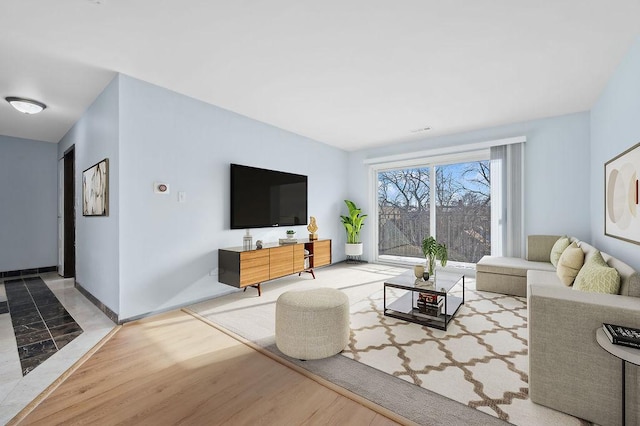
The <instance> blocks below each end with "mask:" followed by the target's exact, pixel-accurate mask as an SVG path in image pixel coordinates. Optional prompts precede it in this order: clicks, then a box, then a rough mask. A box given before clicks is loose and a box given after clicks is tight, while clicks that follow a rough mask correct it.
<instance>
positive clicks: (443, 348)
mask: <svg viewBox="0 0 640 426" xmlns="http://www.w3.org/2000/svg"><path fill="white" fill-rule="evenodd" d="M461 291H462V290H461V289H460V290H458V295H460V294H459V293H460V292H461ZM402 294H403V291H402V290H397V289H392V288H388V289H387V303H389V302H391V301H393V299H394V298H397V297H399V296H401V295H402ZM350 321H351V336H350V341H349V346H348V347H347V348H346V349H345V350H344V351H343V352H342V355H343V356H346V357H348V358H351V359H353V360H355V361H358V362H361V363H363V364H366V365H368V366H370V367H373V368H375V369H378V370H381V371H384V372H385V373H388V374H392V375H394V376H396V377H399V378H401V379H404V380H406V381H408V382H410V383H413V384H415V385H417V386H421V387H423V388H426V389H429V390H431V391H433V392H436V393H439V394H441V395H443V396H446V397H448V398H451V399H453V400H456V401H458V402H461V403H463V404H465V405H468V406H470V407H473V408H475V409H478V410H481V411H484V412H485V413H488V414H490V415H492V416H495V417H498V418H499V419H502V420H505V421H507V422H510V423H512V424H516V425H589V424H590V423H589V422H586V421H584V420H580V419H577V418H575V417H572V416H569V415H566V414H564V413H560V412H558V411H555V410H551V409H549V408H546V407H543V406H541V405H537V404H534V403H533V402H531V400H530V399H529V387H528V370H529V366H528V359H529V357H528V350H527V338H528V333H527V305H526V299H525V298H522V297H514V296H506V295H502V294H496V293H489V292H482V291H476V290H470V289H469V287H468V286H467V289H466V291H465V304H464V305H462V306H461V307H460V310H459V311H458V313H457V314H456V316H455V317H454V319H453V320H452V321H451V322H450V323H449V325H448V327H447V330H446V331H443V330H437V329H434V328H430V327H425V326H421V325H419V324H414V323H409V322H406V321H402V320H398V319H395V318H391V317H387V316H384V315H383V292H382V291H379V292H376V293H374V294H373V295H371V296H369V297H368V298H366V299H364V300H362V301H360V302H357V303H355V304H353V305H352V306H351V315H350Z"/></svg>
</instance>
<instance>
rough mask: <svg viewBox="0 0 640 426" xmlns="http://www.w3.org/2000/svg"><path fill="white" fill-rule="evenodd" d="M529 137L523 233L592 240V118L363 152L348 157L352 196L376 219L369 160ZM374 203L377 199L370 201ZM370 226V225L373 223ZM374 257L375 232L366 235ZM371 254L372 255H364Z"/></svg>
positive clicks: (550, 120) (581, 116)
mask: <svg viewBox="0 0 640 426" xmlns="http://www.w3.org/2000/svg"><path fill="white" fill-rule="evenodd" d="M514 136H526V138H527V141H526V143H525V166H524V167H525V182H524V186H525V188H524V214H525V221H524V224H525V226H524V228H525V229H524V232H525V235H531V234H550V235H563V234H567V235H573V236H576V237H577V238H579V239H581V240H585V241H589V240H590V237H591V236H590V229H591V228H590V214H589V208H590V204H589V200H590V189H589V187H588V185H585V182H589V179H590V172H589V146H590V136H589V113H588V112H581V113H575V114H569V115H563V116H557V117H550V118H544V119H539V120H532V121H527V122H522V123H514V124H509V125H504V126H497V127H491V128H487V129H481V130H477V131H473V132H467V133H459V134H453V135H448V136H442V137H434V138H428V139H421V140H418V141H413V142H406V143H402V144H398V145H388V146H384V147H379V148H373V149H366V150H360V151H355V152H352V153H350V156H349V167H348V169H349V178H348V180H349V183H350V185H349V194H350V196H351V197H353V199H354V201H356V203H357V204H360V205H363V206H368V208H367V210H368V211H367V210H365V213H370V214H371V213H373V212H374V211H375V210H374V209H375V204H374V203H375V202H376V200H375V199H373V200H369V199H368V198H369V196H368V194H370V193H371V190H370V188H369V185H370V183H369V180H370V179H369V166H368V165H367V164H364V160H366V159H372V158H379V157H385V156H391V155H396V154H406V153H412V152H420V151H426V150H430V149H435V148H442V147H461V146H464V145H468V144H473V143H478V142H486V141H491V140H497V139H504V138H509V137H514ZM371 198H373V197H371ZM369 223H371V222H369ZM362 241H363V243H364V244H365V247H368V248H369V252H368V253H369V256H373V249H372V248H373V246H374V244H375V242H374V241H373V232H372V229H371V227H369V228H368V229H367V230H366V232H364V234H363V235H362ZM365 250H367V249H365Z"/></svg>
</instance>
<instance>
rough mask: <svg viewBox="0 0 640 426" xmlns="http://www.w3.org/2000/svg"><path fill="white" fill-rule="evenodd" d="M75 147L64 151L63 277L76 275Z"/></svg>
mask: <svg viewBox="0 0 640 426" xmlns="http://www.w3.org/2000/svg"><path fill="white" fill-rule="evenodd" d="M74 170H75V147H73V146H72V147H71V148H69V150H68V151H67V152H65V153H64V277H65V278H69V277H74V276H75V275H76V212H75V202H74V200H75V172H74Z"/></svg>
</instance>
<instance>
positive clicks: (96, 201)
mask: <svg viewBox="0 0 640 426" xmlns="http://www.w3.org/2000/svg"><path fill="white" fill-rule="evenodd" d="M82 215H83V216H109V159H108V158H105V159H104V160H102V161H100V162H98V163H97V164H94V165H93V166H91V167H89V168H88V169H86V170H85V171H83V172H82Z"/></svg>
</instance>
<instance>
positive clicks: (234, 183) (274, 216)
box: [231, 164, 307, 229]
mask: <svg viewBox="0 0 640 426" xmlns="http://www.w3.org/2000/svg"><path fill="white" fill-rule="evenodd" d="M306 224H307V177H306V176H304V175H296V174H293V173H285V172H279V171H275V170H266V169H259V168H256V167H249V166H241V165H239V164H231V229H245V228H265V227H269V226H292V225H306Z"/></svg>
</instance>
